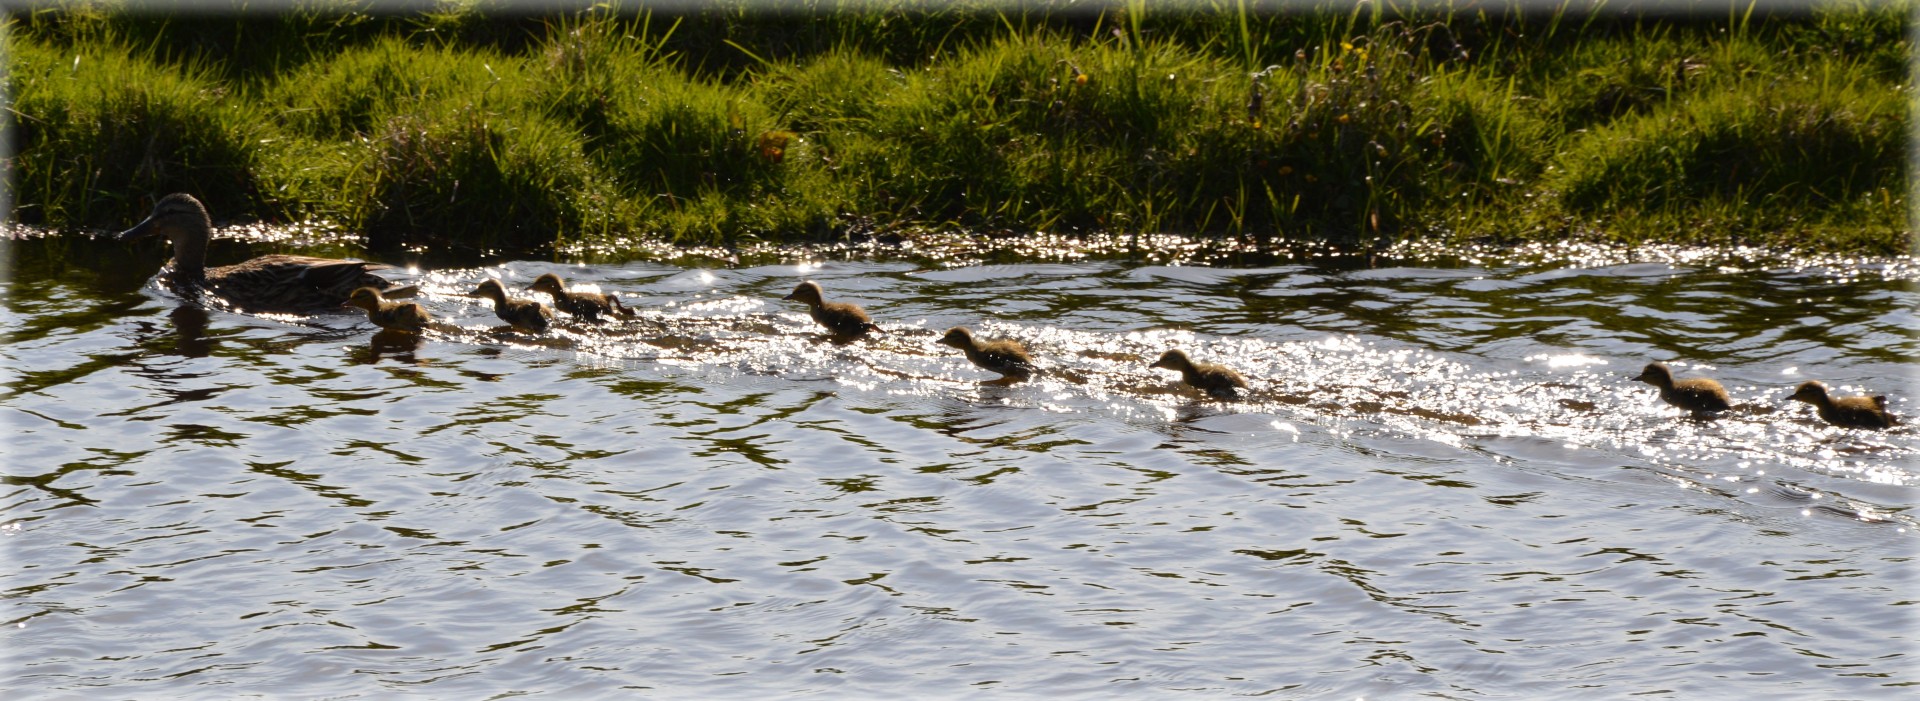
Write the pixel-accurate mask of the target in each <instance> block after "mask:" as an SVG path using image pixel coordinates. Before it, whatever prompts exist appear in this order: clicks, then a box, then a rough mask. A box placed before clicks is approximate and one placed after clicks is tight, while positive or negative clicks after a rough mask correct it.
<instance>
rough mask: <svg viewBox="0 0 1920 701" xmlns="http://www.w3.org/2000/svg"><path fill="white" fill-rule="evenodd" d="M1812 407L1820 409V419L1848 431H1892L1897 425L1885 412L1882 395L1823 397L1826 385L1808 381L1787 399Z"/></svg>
mask: <svg viewBox="0 0 1920 701" xmlns="http://www.w3.org/2000/svg"><path fill="white" fill-rule="evenodd" d="M1787 398H1788V399H1792V400H1795V401H1802V402H1806V403H1808V404H1812V405H1814V406H1815V407H1816V408H1818V409H1819V410H1820V418H1821V419H1822V420H1824V421H1826V422H1827V423H1830V424H1833V425H1835V426H1845V427H1848V428H1892V427H1893V425H1894V424H1896V423H1899V422H1898V421H1896V420H1894V418H1893V414H1889V413H1887V397H1886V395H1874V396H1871V397H1840V398H1837V399H1836V398H1834V397H1830V396H1828V395H1827V386H1826V385H1823V384H1820V383H1818V382H1814V381H1812V380H1808V381H1806V382H1802V383H1800V386H1799V387H1798V388H1795V389H1794V390H1793V396H1791V397H1787Z"/></svg>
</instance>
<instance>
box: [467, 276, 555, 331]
mask: <svg viewBox="0 0 1920 701" xmlns="http://www.w3.org/2000/svg"><path fill="white" fill-rule="evenodd" d="M467 296H468V297H480V298H484V299H491V300H493V314H494V316H498V317H500V320H501V321H505V322H507V323H509V324H512V325H513V328H516V329H519V330H521V331H525V332H527V333H546V330H547V327H548V326H551V325H552V324H553V312H552V311H551V310H548V309H547V305H544V304H541V303H539V302H535V301H533V300H531V299H521V298H518V297H508V296H507V288H505V287H502V286H501V285H500V281H499V280H488V281H486V282H482V283H480V286H479V287H476V288H473V291H472V292H468V293H467Z"/></svg>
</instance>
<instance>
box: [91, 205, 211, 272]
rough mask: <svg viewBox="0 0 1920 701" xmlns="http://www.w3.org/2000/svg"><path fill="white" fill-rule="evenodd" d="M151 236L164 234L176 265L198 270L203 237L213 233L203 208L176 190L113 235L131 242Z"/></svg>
mask: <svg viewBox="0 0 1920 701" xmlns="http://www.w3.org/2000/svg"><path fill="white" fill-rule="evenodd" d="M155 235H164V236H166V237H167V238H168V239H170V240H172V241H173V259H174V264H175V265H176V266H178V267H180V268H187V269H198V268H199V267H200V266H202V265H204V262H203V261H205V260H206V257H207V239H208V238H211V237H212V236H213V220H212V219H209V218H208V217H207V208H206V207H205V206H203V205H201V204H200V200H196V199H194V198H193V195H189V194H187V193H184V192H176V193H173V194H171V195H167V196H166V197H162V198H160V201H159V202H155V203H154V204H153V213H152V214H149V215H147V218H146V220H145V221H142V222H140V223H138V224H135V225H133V228H131V229H128V230H126V231H122V232H120V233H119V234H116V235H115V236H114V239H115V240H118V241H131V240H134V239H143V238H146V237H149V236H155Z"/></svg>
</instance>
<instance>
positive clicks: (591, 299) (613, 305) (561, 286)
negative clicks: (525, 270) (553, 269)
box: [527, 273, 634, 322]
mask: <svg viewBox="0 0 1920 701" xmlns="http://www.w3.org/2000/svg"><path fill="white" fill-rule="evenodd" d="M527 291H528V292H545V293H547V294H549V295H553V306H554V307H556V308H558V309H559V310H560V311H563V312H566V313H568V314H572V315H574V316H576V317H579V318H582V319H586V320H587V321H592V322H598V321H599V320H600V317H601V316H602V315H609V316H610V315H613V314H619V315H620V316H627V317H630V316H633V315H634V311H633V310H632V309H628V308H627V306H626V305H624V304H621V303H620V298H619V297H615V296H613V295H603V294H600V293H598V292H572V291H569V290H568V289H567V284H566V283H565V282H562V281H561V280H560V276H559V275H555V274H553V273H541V275H540V277H537V278H534V279H533V285H532V286H531V287H528V288H527Z"/></svg>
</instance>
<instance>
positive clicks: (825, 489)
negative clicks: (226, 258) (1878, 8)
mask: <svg viewBox="0 0 1920 701" xmlns="http://www.w3.org/2000/svg"><path fill="white" fill-rule="evenodd" d="M11 255H12V256H13V263H14V272H13V275H14V277H13V278H12V280H11V281H10V282H9V283H8V284H7V288H6V289H7V299H6V307H5V327H4V332H5V334H6V338H7V341H6V343H5V344H4V346H0V353H3V354H4V363H5V366H6V372H7V376H6V389H5V395H4V396H5V400H4V402H0V412H4V414H5V416H6V417H7V418H6V420H7V422H8V427H9V439H8V443H7V448H8V449H7V452H6V457H7V477H6V479H7V485H8V487H7V491H6V492H5V494H6V498H5V500H4V502H0V503H3V504H4V508H5V510H6V518H5V525H4V527H3V529H0V536H4V538H5V542H6V544H7V546H8V547H7V554H8V560H9V563H10V564H11V567H10V568H9V569H8V571H7V572H6V574H5V575H4V576H5V580H6V583H7V592H8V598H7V602H8V604H9V608H10V610H11V615H9V616H6V617H5V618H4V619H3V620H5V622H6V623H7V626H6V630H7V633H8V637H7V641H6V642H7V645H6V649H7V654H8V667H9V672H10V674H9V675H8V677H9V681H8V682H7V683H6V684H7V687H6V688H7V689H8V690H9V691H10V692H12V693H13V694H15V695H20V696H23V697H27V696H33V697H38V696H73V697H80V696H88V697H91V696H95V695H102V694H104V695H108V696H115V697H122V696H124V697H140V698H151V697H179V696H190V697H207V696H220V697H228V696H238V695H263V696H270V697H281V696H292V697H321V696H333V695H355V696H390V695H395V694H404V695H417V696H422V697H433V698H470V697H484V696H489V695H498V694H508V693H541V692H545V693H546V694H547V695H551V696H556V697H561V696H564V697H568V698H571V697H575V696H579V695H583V694H584V695H592V696H615V695H623V696H624V695H630V694H632V692H633V691H635V690H640V691H643V692H644V691H651V692H652V693H653V694H656V695H661V696H669V697H692V696H700V697H725V698H767V697H792V696H799V695H804V694H832V695H836V696H850V697H855V698H879V697H904V696H909V695H912V696H929V695H931V696H960V695H973V694H990V695H999V696H1016V697H1019V696H1034V695H1040V694H1043V693H1044V694H1066V695H1072V696H1102V697H1106V696H1114V695H1119V696H1125V697H1142V696H1173V695H1194V694H1197V695H1205V696H1220V695H1228V694H1235V695H1239V694H1270V695H1274V696H1279V697H1286V698H1296V697H1323V696H1324V697H1338V698H1354V697H1372V698H1402V697H1410V696H1415V695H1430V696H1436V697H1442V698H1484V697H1509V698H1511V697H1523V698H1561V697H1588V696H1591V697H1608V698H1612V697H1621V696H1627V695H1631V694H1643V695H1648V696H1654V697H1677V698H1701V697H1707V698H1719V697H1727V696H1734V695H1737V694H1746V695H1754V694H1760V695H1764V696H1766V697H1775V696H1791V697H1823V698H1824V697H1847V698H1892V697H1895V696H1899V695H1902V694H1901V693H1900V692H1902V691H1904V689H1905V687H1907V686H1909V685H1911V684H1913V683H1915V681H1916V680H1915V677H1914V665H1913V660H1912V658H1911V657H1910V655H1911V654H1912V653H1913V643H1914V638H1913V632H1914V630H1915V627H1914V624H1915V622H1916V621H1915V620H1914V616H1913V614H1912V613H1910V609H1911V608H1912V606H1911V602H1912V599H1913V596H1912V592H1913V591H1914V582H1913V576H1912V574H1913V570H1912V565H1911V563H1912V557H1913V554H1914V548H1913V543H1914V542H1915V541H1914V533H1913V529H1914V527H1915V525H1916V524H1915V514H1914V512H1913V506H1914V504H1915V502H1916V499H1915V493H1914V486H1915V483H1916V478H1915V477H1916V472H1915V465H1914V459H1913V456H1914V454H1915V450H1916V447H1917V446H1920V440H1916V437H1915V435H1914V433H1913V431H1912V429H1911V428H1910V427H1902V428H1899V429H1896V430H1894V431H1890V432H1884V433H1870V432H1863V431H1843V430H1837V429H1833V428H1830V427H1826V426H1824V425H1821V424H1819V423H1818V422H1817V421H1816V420H1814V419H1813V418H1812V415H1811V411H1810V410H1809V409H1808V408H1807V407H1804V406H1802V405H1789V404H1787V403H1784V402H1781V401H1779V400H1780V398H1782V397H1784V396H1785V395H1786V394H1787V393H1788V391H1789V390H1790V388H1791V385H1792V384H1793V383H1794V382H1797V381H1799V380H1801V379H1807V378H1819V379H1823V380H1826V381H1828V382H1829V383H1830V384H1834V385H1836V386H1838V387H1843V388H1847V389H1849V390H1854V391H1858V390H1873V391H1876V392H1884V393H1887V394H1889V395H1892V396H1893V406H1894V410H1895V411H1896V412H1897V413H1901V414H1903V415H1906V414H1911V413H1912V412H1911V408H1912V404H1911V403H1910V398H1911V397H1912V396H1913V395H1914V392H1913V386H1912V383H1911V381H1910V379H1909V375H1910V372H1911V370H1912V367H1913V365H1912V361H1911V358H1913V357H1914V355H1915V350H1916V348H1915V344H1916V340H1915V338H1914V334H1913V332H1912V329H1914V328H1916V325H1915V323H1914V318H1913V307H1914V302H1915V301H1916V295H1915V293H1914V292H1913V291H1912V290H1911V288H1910V283H1911V280H1912V279H1914V278H1915V277H1916V275H1915V270H1916V269H1915V268H1914V266H1913V265H1912V263H1911V262H1909V261H1904V260H1902V261H1866V262H1857V263H1852V264H1847V265H1840V266H1836V265H1820V266H1807V267H1794V266H1771V265H1766V266H1752V267H1749V268H1744V269H1726V268H1721V267H1716V266H1701V267H1693V266H1686V265H1680V266H1675V265H1669V264H1656V263H1620V264H1608V265H1596V266H1583V265H1578V264H1574V263H1569V262H1560V263H1527V264H1517V263H1516V264H1499V263H1480V264H1455V265H1434V266H1418V265H1411V264H1405V262H1404V261H1378V260H1376V261H1372V262H1370V263H1367V262H1359V263H1356V262H1353V261H1347V262H1320V263H1301V264H1289V265H1280V266H1275V267H1266V268H1240V269H1224V268H1205V267H1171V266H1146V265H1135V264H1128V263H1122V262H1112V261H1088V262H1080V263H1073V264H1015V265H975V266H964V267H956V268H928V267H922V266H920V265H917V264H914V263H911V262H888V261H873V262H853V263H828V264H825V265H819V264H807V265H768V266H760V267H745V268H732V269H726V268H718V269H696V268H681V267H674V266H668V265H662V264H651V263H634V264H628V265H614V266H602V267H578V266H565V265H555V264H548V263H532V262H514V263H508V264H505V265H499V266H493V267H481V268H460V269H450V270H438V271H435V272H432V273H420V274H417V276H416V277H417V281H418V282H419V283H420V284H421V285H422V288H423V290H424V292H425V295H424V301H425V302H426V303H427V305H428V306H429V308H430V309H431V310H432V311H433V312H434V314H435V315H436V316H437V317H439V318H440V319H441V321H442V324H441V325H440V326H438V327H437V328H436V329H435V330H433V331H431V332H429V333H428V334H426V336H425V338H424V339H418V340H416V339H408V338H396V337H389V336H376V335H375V334H373V333H371V331H372V327H370V326H369V325H368V324H366V323H365V322H364V320H361V319H356V318H354V317H352V316H344V315H343V316H339V317H326V318H265V317H255V316H244V315H237V314H233V313H229V312H225V311H219V310H212V311H210V310H207V309H203V308H201V307H199V306H195V305H193V304H189V303H184V302H182V301H180V300H178V299H176V298H174V297H172V296H171V295H169V294H166V293H163V292H159V291H156V290H153V289H150V288H148V287H147V280H148V278H149V277H150V276H151V275H152V273H153V271H154V269H155V267H156V266H157V265H158V262H159V261H157V260H153V259H152V257H151V255H150V254H148V253H145V252H139V251H127V250H122V249H120V248H119V247H116V246H113V245H110V244H104V243H96V242H89V241H87V240H85V239H73V238H51V239H36V240H31V241H25V242H18V243H16V244H14V246H13V248H12V250H11ZM1396 266H1399V267H1396ZM547 271H556V272H561V273H562V274H563V275H565V276H567V277H568V278H569V279H570V280H575V281H578V282H579V283H581V284H583V285H588V286H597V287H598V288H600V289H601V290H603V291H614V292H618V293H620V294H621V295H622V296H623V297H624V298H626V299H628V300H630V301H635V302H637V305H636V306H639V307H640V308H642V309H643V314H642V317H641V318H639V319H636V320H631V321H625V322H619V323H615V324H609V325H605V326H599V327H594V326H587V325H567V326H566V327H565V328H562V329H560V330H558V331H556V332H554V333H551V334H549V335H547V336H545V337H541V338H533V337H528V336H525V335H521V334H515V333H511V332H504V331H501V330H498V329H496V328H495V327H496V326H497V322H496V321H494V320H493V319H492V317H491V315H490V313H489V312H488V310H487V309H486V308H484V307H483V306H481V305H480V304H478V303H475V302H473V301H470V300H466V299H464V298H461V297H459V294H460V293H462V292H464V291H465V290H467V289H471V287H472V286H473V284H474V283H475V282H477V281H478V280H480V279H483V278H485V277H489V276H494V277H502V278H505V279H507V280H508V281H509V282H513V283H517V284H518V285H520V286H524V285H525V284H526V283H527V282H529V281H531V280H532V279H533V277H534V276H536V275H538V274H539V273H541V272H547ZM803 278H812V279H817V280H820V281H822V282H823V283H824V284H825V285H826V287H827V289H828V292H829V295H830V297H832V298H838V299H848V300H854V301H858V302H861V303H863V304H865V305H867V307H868V308H869V310H870V311H872V312H873V313H874V315H875V316H876V317H877V318H878V319H879V320H880V322H881V323H882V324H883V325H884V326H886V327H887V329H888V333H886V334H884V335H882V336H879V337H876V338H873V339H869V340H868V341H865V342H861V343H856V344H851V345H834V344H831V343H826V342H824V341H823V340H822V339H820V338H818V336H817V334H816V333H815V331H814V329H813V328H812V327H811V326H810V323H811V322H809V321H807V320H806V318H805V316H804V315H803V314H802V313H801V311H800V309H799V308H798V307H797V306H795V305H792V304H790V303H783V302H780V301H778V298H779V297H780V296H781V295H782V294H784V293H785V292H786V291H788V290H790V289H791V288H792V286H793V285H794V284H795V282H796V281H798V280H800V279H803ZM955 324H968V325H972V326H974V327H975V328H976V329H980V330H983V331H986V332H988V333H989V334H990V335H1008V336H1014V337H1018V338H1020V339H1022V340H1024V341H1026V342H1027V343H1028V345H1029V346H1030V347H1032V348H1033V349H1034V350H1035V352H1036V355H1037V356H1038V357H1039V358H1040V359H1041V365H1042V366H1043V371H1042V373H1041V374H1040V375H1039V377H1038V378H1037V379H1035V380H1034V381H1031V382H1026V383H1020V384H1014V385H1009V386H992V385H982V384H981V381H982V380H986V379H990V378H991V377H992V375H991V374H990V373H986V372H983V371H979V370H977V369H975V368H972V367H971V366H968V365H966V364H965V362H964V361H963V360H962V359H961V358H960V357H959V356H958V355H957V354H955V353H952V351H951V350H950V349H946V348H944V347H940V346H935V345H933V343H932V342H933V340H934V339H935V338H936V337H937V334H938V332H939V331H941V330H943V329H945V328H946V327H948V326H951V325H955ZM1176 345H1177V346H1181V347H1185V348H1187V349H1189V350H1190V351H1192V352H1193V353H1194V354H1195V355H1196V356H1199V357H1202V358H1203V359H1214V360H1220V361H1224V362H1228V363H1230V364H1232V365H1234V366H1236V367H1238V368H1240V369H1241V370H1242V371H1244V372H1246V373H1247V374H1248V376H1249V377H1250V378H1252V379H1253V384H1254V390H1253V392H1252V393H1251V396H1250V397H1249V398H1248V399H1247V400H1245V401H1241V402H1235V403H1221V402H1214V401H1203V400H1202V399H1201V398H1200V397H1199V396H1198V395H1195V394H1192V393H1190V392H1186V391H1183V390H1180V389H1179V388H1177V387H1174V386H1173V385H1172V383H1171V375H1168V374H1164V373H1161V374H1156V373H1158V372H1159V371H1153V370H1148V369H1147V368H1146V365H1147V363H1148V362H1149V361H1151V360H1152V358H1153V357H1154V356H1155V355H1157V354H1158V352H1159V351H1160V350H1163V349H1165V348H1167V347H1172V346H1176ZM1649 358H1659V359H1666V360H1670V361H1674V362H1675V365H1676V367H1678V368H1681V369H1682V371H1683V374H1688V373H1695V372H1700V373H1709V374H1712V375H1714V376H1716V377H1719V378H1720V379H1721V380H1722V381H1723V382H1725V383H1726V384H1727V385H1728V388H1729V389H1730V390H1731V391H1732V393H1733V394H1734V395H1735V398H1736V400H1737V401H1739V402H1741V403H1743V404H1745V406H1744V407H1742V408H1739V409H1737V410H1736V411H1733V412H1729V414H1728V415H1727V416H1724V417H1721V418H1719V419H1718V420H1714V421H1694V420H1690V419H1687V418H1685V417H1683V416H1682V415H1681V414H1680V413H1679V412H1678V411H1677V410H1673V409H1669V408H1667V407H1665V406H1663V405H1660V404H1658V403H1657V402H1656V401H1655V400H1654V399H1653V391H1652V389H1651V388H1649V387H1646V386H1644V385H1639V384H1636V383H1632V382H1629V381H1628V380H1627V379H1626V378H1628V377H1630V376H1631V375H1632V374H1633V373H1634V372H1635V371H1637V370H1638V368H1639V365H1640V364H1641V363H1643V362H1645V361H1646V360H1647V359H1649Z"/></svg>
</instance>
